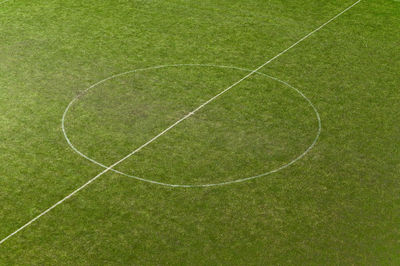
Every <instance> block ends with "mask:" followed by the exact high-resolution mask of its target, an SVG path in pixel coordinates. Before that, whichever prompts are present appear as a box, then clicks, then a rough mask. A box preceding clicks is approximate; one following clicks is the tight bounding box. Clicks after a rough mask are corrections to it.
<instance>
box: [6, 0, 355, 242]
mask: <svg viewBox="0 0 400 266" xmlns="http://www.w3.org/2000/svg"><path fill="white" fill-rule="evenodd" d="M361 1H362V0H358V1H357V2H355V3H354V4H352V5H351V6H349V7H347V8H346V9H344V10H343V11H342V12H340V13H339V14H337V15H336V16H334V17H333V18H331V19H330V20H328V21H327V22H325V23H324V24H322V25H321V26H319V27H318V28H316V29H315V30H313V31H311V32H310V33H308V34H307V35H305V36H304V37H303V38H301V39H300V40H298V41H297V42H295V43H294V44H292V45H291V46H289V47H288V48H286V49H285V50H283V51H282V52H280V53H279V54H277V55H276V56H274V57H272V58H271V59H269V60H268V61H267V62H265V63H264V64H262V65H260V66H259V67H257V68H256V69H255V70H253V71H252V72H250V73H249V74H247V75H246V76H244V77H243V78H241V79H240V80H238V81H237V82H235V83H234V84H232V85H231V86H229V87H228V88H226V89H224V90H223V91H221V92H220V93H218V94H217V95H215V96H214V97H212V98H210V99H209V100H208V101H206V102H204V103H203V104H201V105H200V106H199V107H197V108H196V109H194V110H193V111H191V112H189V113H188V114H187V115H185V116H184V117H182V118H181V119H179V120H178V121H176V122H175V123H173V124H172V125H170V126H169V127H168V128H166V129H164V130H163V131H162V132H160V133H159V134H158V135H157V136H155V137H153V138H152V139H151V140H149V141H148V142H146V143H145V144H143V145H142V146H140V147H139V148H137V149H136V150H134V151H133V152H131V153H130V154H128V155H127V156H125V157H124V158H122V159H121V160H119V161H118V162H115V163H114V164H112V165H111V166H109V167H107V168H106V169H105V170H103V171H102V172H100V173H99V174H98V175H96V176H95V177H93V178H92V179H90V180H89V181H88V182H86V183H85V184H83V185H82V186H80V187H79V188H78V189H76V190H75V191H73V192H72V193H71V194H69V195H68V196H66V197H65V198H63V199H62V200H60V201H58V202H57V203H56V204H54V205H53V206H51V207H50V208H48V209H47V210H45V211H43V212H42V213H41V214H39V215H38V216H36V217H35V218H33V219H32V220H30V221H29V222H28V223H26V224H25V225H23V226H21V227H20V228H19V229H18V230H16V231H14V232H13V233H11V234H10V235H8V236H7V237H5V238H4V239H2V240H1V241H0V245H1V244H3V243H4V242H5V241H7V240H8V239H9V238H11V237H12V236H14V235H15V234H17V233H18V232H20V231H21V230H23V229H24V228H26V227H28V226H29V225H31V224H32V223H34V222H35V221H36V220H38V219H39V218H40V217H42V216H43V215H45V214H47V213H48V212H50V211H51V210H52V209H54V208H55V207H57V206H58V205H60V204H61V203H63V202H64V201H66V200H67V199H69V198H71V197H72V196H73V195H75V194H76V193H78V192H79V191H81V190H82V189H84V188H85V187H86V186H88V185H89V184H91V183H92V182H93V181H95V180H96V179H98V178H99V177H100V176H102V175H103V174H105V173H107V172H108V171H110V170H111V169H112V168H114V167H115V166H117V165H118V164H120V163H122V162H123V161H125V160H126V159H128V158H129V157H131V156H132V155H134V154H135V153H137V152H139V151H140V150H142V149H143V148H145V147H146V146H148V145H149V144H150V143H152V142H154V141H155V140H156V139H158V138H159V137H161V136H162V135H164V134H165V133H167V132H168V131H169V130H171V129H172V128H174V127H175V126H177V125H178V124H180V123H181V122H182V121H184V120H186V119H188V118H189V117H191V116H192V115H194V114H195V113H196V112H197V111H199V110H200V109H202V108H203V107H204V106H206V105H207V104H209V103H210V102H212V101H214V100H215V99H217V98H218V97H219V96H221V95H222V94H224V93H226V92H227V91H229V90H230V89H232V88H233V87H235V86H236V85H238V84H239V83H241V82H243V81H244V80H246V79H248V78H249V77H251V76H252V75H254V74H255V73H256V72H257V71H259V70H260V69H261V68H263V67H265V66H266V65H268V64H269V63H271V62H272V61H274V60H275V59H277V58H278V57H280V56H282V55H283V54H285V53H286V52H288V51H289V50H291V49H292V48H293V47H295V46H297V45H298V44H299V43H301V42H303V41H304V40H305V39H307V38H308V37H310V36H311V35H313V34H314V33H316V32H317V31H319V30H320V29H322V28H323V27H325V26H326V25H328V24H329V23H331V22H332V21H334V20H335V19H337V18H338V17H339V16H341V15H342V14H344V13H345V12H347V11H348V10H350V9H351V8H353V7H354V6H355V5H357V4H358V3H360V2H361ZM0 4H1V2H0Z"/></svg>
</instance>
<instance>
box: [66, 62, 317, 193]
mask: <svg viewBox="0 0 400 266" xmlns="http://www.w3.org/2000/svg"><path fill="white" fill-rule="evenodd" d="M183 66H193V67H213V68H226V69H236V70H241V71H246V72H251V71H252V70H249V69H244V68H239V67H232V66H218V65H213V64H176V65H162V66H155V67H149V68H143V69H136V70H132V71H128V72H124V73H121V74H118V75H114V76H111V77H109V78H106V79H104V80H102V81H100V82H97V83H96V84H94V85H92V86H90V87H89V88H88V89H86V90H84V91H83V93H81V94H79V95H78V96H77V97H76V98H74V99H73V100H72V101H71V103H70V104H69V105H68V106H67V108H66V109H65V112H64V114H63V117H62V121H61V124H62V131H63V133H64V137H65V139H66V140H67V143H68V145H69V146H70V147H71V148H72V149H73V150H74V151H75V152H76V153H78V154H79V155H80V156H82V157H84V158H85V159H87V160H89V161H91V162H92V163H95V164H97V165H99V166H101V167H103V168H108V167H107V166H106V165H104V164H102V163H100V162H98V161H96V160H94V159H93V158H90V157H89V156H88V155H86V154H84V153H83V152H81V151H79V150H78V149H77V148H76V147H75V146H74V145H73V143H72V142H71V140H70V139H69V137H68V134H67V131H66V129H65V121H66V117H67V114H68V112H69V110H70V108H71V106H72V105H73V104H74V103H76V102H77V100H78V99H79V98H80V97H81V96H82V95H83V94H85V93H86V92H88V91H89V90H90V89H93V88H94V87H96V86H97V85H100V84H101V83H104V82H105V81H108V80H111V79H114V78H116V77H121V76H124V75H127V74H131V73H136V72H140V71H146V70H152V69H162V68H168V67H183ZM256 74H257V75H262V76H265V77H267V78H269V79H272V80H275V81H278V82H279V83H282V84H283V85H285V86H287V87H289V88H291V89H293V90H294V91H295V92H296V93H298V94H300V96H301V97H302V98H303V99H305V100H306V101H307V103H308V104H309V106H311V108H312V109H313V111H314V113H315V116H316V118H317V122H318V131H317V133H316V136H315V138H314V140H313V142H312V143H311V145H310V146H309V147H308V148H307V149H306V150H305V151H304V152H303V153H301V154H300V155H299V156H297V157H296V158H295V159H293V160H291V161H290V162H289V163H286V164H284V165H282V166H280V167H278V168H276V169H274V170H271V171H268V172H266V173H262V174H259V175H256V176H251V177H246V178H240V179H236V180H231V181H226V182H220V183H214V184H197V185H192V184H169V183H163V182H158V181H154V180H150V179H145V178H141V177H138V176H134V175H129V174H126V173H124V172H121V171H118V170H116V169H113V168H112V169H110V170H111V171H113V172H115V173H118V174H121V175H124V176H127V177H131V178H134V179H137V180H140V181H144V182H149V183H153V184H157V185H162V186H168V187H186V188H194V187H212V186H221V185H228V184H233V183H240V182H244V181H247V180H251V179H255V178H259V177H262V176H266V175H270V174H272V173H276V172H278V171H280V170H283V169H285V168H286V167H288V166H290V165H292V164H293V163H295V162H297V161H298V160H300V159H301V158H303V157H304V156H305V155H306V154H307V153H308V152H309V151H310V150H311V149H312V148H313V147H314V146H315V144H316V143H317V141H318V138H319V136H320V134H321V118H320V115H319V113H318V110H317V109H316V108H315V106H314V105H313V103H312V102H311V100H310V99H308V98H307V97H306V96H305V95H304V94H303V93H302V92H301V91H299V90H298V89H297V88H295V87H293V86H291V85H290V84H288V83H286V82H284V81H282V80H280V79H277V78H274V77H271V76H269V75H267V74H264V73H261V72H256ZM194 113H195V112H193V111H192V112H190V113H189V115H193V114H194Z"/></svg>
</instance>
